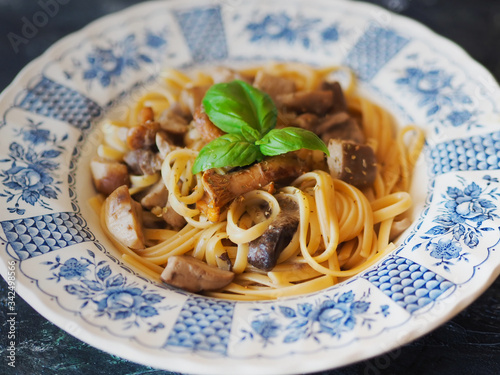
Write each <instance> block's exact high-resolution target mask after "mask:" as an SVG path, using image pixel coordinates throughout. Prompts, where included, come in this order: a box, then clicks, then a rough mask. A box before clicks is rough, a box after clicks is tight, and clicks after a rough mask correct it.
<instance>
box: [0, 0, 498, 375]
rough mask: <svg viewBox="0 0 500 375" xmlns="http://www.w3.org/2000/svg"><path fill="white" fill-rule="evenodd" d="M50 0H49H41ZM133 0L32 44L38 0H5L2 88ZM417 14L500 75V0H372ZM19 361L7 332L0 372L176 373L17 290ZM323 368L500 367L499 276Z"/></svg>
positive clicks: (0, 288) (0, 32)
mask: <svg viewBox="0 0 500 375" xmlns="http://www.w3.org/2000/svg"><path fill="white" fill-rule="evenodd" d="M41 1H42V2H43V0H41ZM137 2H138V1H132V0H105V1H98V0H85V1H76V0H75V1H70V0H65V1H60V3H66V4H65V5H61V6H60V9H58V11H57V12H56V14H54V15H53V16H51V18H50V20H49V22H48V23H47V25H46V26H44V27H43V28H40V29H39V30H38V31H37V33H36V35H33V36H32V38H30V39H29V42H28V43H26V44H21V45H19V48H18V51H15V50H14V48H13V46H12V45H11V43H10V42H9V40H8V38H7V34H8V33H9V32H16V31H19V30H20V29H21V27H22V25H23V17H29V16H30V15H32V14H34V13H35V12H37V11H38V10H40V9H39V7H40V5H39V4H38V3H39V2H36V1H28V0H0V91H1V90H3V89H4V88H5V87H6V86H7V85H8V84H9V83H10V82H11V81H12V79H13V78H14V77H15V75H16V74H17V73H18V71H19V70H20V69H21V68H23V67H24V66H25V65H26V64H27V63H28V62H29V61H31V60H33V59H34V58H35V57H37V56H39V55H40V54H41V53H43V52H44V51H45V50H46V49H47V48H48V47H49V46H50V45H52V44H53V43H55V42H56V41H57V40H58V39H60V38H61V37H63V36H65V35H67V34H68V33H71V32H73V31H76V30H79V29H80V28H82V27H83V26H85V25H87V24H88V23H89V22H91V21H93V20H95V19H97V18H99V17H101V16H103V15H106V14H109V13H112V12H114V11H118V10H120V9H123V8H125V7H127V6H129V5H132V4H134V3H137ZM369 2H371V3H374V4H378V5H381V6H383V7H385V8H387V9H390V10H392V11H394V12H397V13H400V14H403V15H406V16H408V17H410V18H413V19H415V20H417V21H419V22H421V23H423V24H424V25H426V26H428V27H430V28H431V29H432V30H434V31H436V32H437V33H439V34H441V35H443V36H445V37H447V38H449V39H451V40H453V41H454V42H456V43H457V44H458V45H460V46H461V47H463V48H464V49H465V50H466V51H467V52H468V53H469V54H470V55H471V56H472V57H473V58H474V59H476V60H477V61H479V62H480V63H481V64H482V65H484V66H485V67H486V68H487V69H488V70H490V72H492V73H493V75H494V76H495V77H496V79H497V80H500V50H499V49H498V40H499V39H500V2H499V1H495V0H491V1H488V0H475V1H470V0H454V1H452V0H448V1H444V0H371V1H369ZM6 305H7V284H6V282H5V281H4V280H3V279H1V278H0V331H1V332H6V331H5V330H6V329H7V328H8V326H7V322H6V321H7V315H6V313H7V308H6ZM16 310H17V318H18V326H17V335H18V340H19V341H18V344H17V347H16V351H17V357H16V369H15V371H13V370H12V368H10V367H8V366H7V364H6V360H5V357H6V356H7V354H6V351H7V345H6V344H7V343H6V337H4V336H5V335H4V334H3V333H2V335H1V336H2V337H0V373H1V374H23V375H24V374H26V375H37V374H65V375H66V374H75V375H76V374H78V375H93V374H136V375H139V374H172V373H169V372H165V371H160V370H155V369H152V368H149V367H146V366H141V365H138V364H135V363H132V362H129V361H126V360H123V359H121V358H118V357H116V356H112V355H109V354H107V353H105V352H102V351H100V350H98V349H95V348H93V347H91V346H89V345H87V344H85V343H83V342H81V341H79V340H77V339H76V338H74V337H72V336H71V335H69V334H68V333H66V332H65V331H62V330H61V329H59V328H58V327H56V326H55V325H53V324H52V323H50V322H49V321H47V320H46V319H45V318H43V317H41V316H40V314H38V313H37V312H36V311H35V310H33V308H31V306H30V305H29V304H27V303H26V302H25V301H23V300H22V299H21V297H19V296H18V297H17V298H16ZM318 374H322V375H327V374H328V375H334V374H338V375H340V374H342V375H351V374H374V375H376V374H409V375H411V374H439V375H447V374H454V375H457V374H492V375H493V374H500V278H499V279H497V280H496V282H494V283H493V285H492V286H491V287H490V288H488V289H487V290H486V292H485V293H484V294H483V295H482V296H481V297H480V298H478V299H477V300H476V301H475V302H474V303H472V304H471V305H470V306H469V307H468V308H467V309H465V310H464V311H462V312H461V313H460V314H458V315H457V316H456V317H455V318H453V319H452V320H451V321H449V322H448V323H446V324H444V325H442V326H441V327H439V328H437V329H436V330H434V331H433V332H431V333H429V334H427V335H425V336H424V337H422V338H420V339H418V340H416V341H414V342H412V343H410V344H408V345H406V346H404V347H402V348H399V349H397V350H394V351H392V352H389V353H386V354H383V355H381V356H379V357H375V358H373V359H370V360H368V361H363V362H360V363H357V364H354V365H351V366H347V367H344V368H340V369H337V370H333V371H326V372H321V373H318Z"/></svg>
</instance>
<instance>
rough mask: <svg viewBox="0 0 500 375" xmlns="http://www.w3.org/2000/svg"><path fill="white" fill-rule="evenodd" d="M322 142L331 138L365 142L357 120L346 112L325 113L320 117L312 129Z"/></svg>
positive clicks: (326, 141)
mask: <svg viewBox="0 0 500 375" xmlns="http://www.w3.org/2000/svg"><path fill="white" fill-rule="evenodd" d="M314 132H315V133H316V134H318V135H319V136H320V137H321V139H322V140H323V142H325V143H328V141H329V140H330V139H331V138H335V139H341V140H345V141H352V142H355V143H365V135H364V134H363V131H362V130H361V126H359V124H358V122H357V121H356V120H355V119H354V118H353V117H351V116H350V115H349V114H348V113H347V112H339V113H336V114H334V115H326V116H325V117H324V118H323V119H321V120H320V121H319V123H318V125H317V127H316V129H315V130H314Z"/></svg>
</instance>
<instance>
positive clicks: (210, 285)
mask: <svg viewBox="0 0 500 375" xmlns="http://www.w3.org/2000/svg"><path fill="white" fill-rule="evenodd" d="M233 278H234V273H233V272H230V271H225V270H221V269H219V268H217V267H213V266H210V265H208V264H207V263H205V262H203V261H201V260H199V259H196V258H194V257H192V256H189V255H174V256H171V257H170V258H168V263H167V266H166V267H165V270H164V271H163V272H162V274H161V279H162V280H163V281H164V282H165V283H167V284H169V285H172V286H175V287H177V288H181V289H184V290H186V291H188V292H193V293H197V292H201V291H205V290H206V291H210V290H217V289H221V288H223V287H225V286H226V285H228V284H229V283H230V282H231V281H233Z"/></svg>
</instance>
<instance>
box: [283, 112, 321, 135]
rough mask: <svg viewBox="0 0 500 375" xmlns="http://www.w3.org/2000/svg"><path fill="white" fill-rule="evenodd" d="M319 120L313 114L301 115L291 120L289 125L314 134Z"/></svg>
mask: <svg viewBox="0 0 500 375" xmlns="http://www.w3.org/2000/svg"><path fill="white" fill-rule="evenodd" d="M318 121H319V118H318V116H316V115H315V114H314V113H303V114H301V115H300V116H297V117H296V118H295V119H293V121H292V123H291V124H290V125H292V126H296V127H299V128H302V129H306V130H309V131H312V132H314V131H315V130H316V126H317V124H318Z"/></svg>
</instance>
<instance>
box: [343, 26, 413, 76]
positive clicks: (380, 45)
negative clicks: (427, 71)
mask: <svg viewBox="0 0 500 375" xmlns="http://www.w3.org/2000/svg"><path fill="white" fill-rule="evenodd" d="M408 42H409V39H407V38H405V37H403V36H401V35H399V34H397V33H396V32H395V31H394V30H391V29H384V28H381V27H380V26H377V25H375V24H372V25H370V27H368V29H367V30H366V32H365V33H364V34H363V35H362V36H361V37H360V38H359V40H358V41H357V42H356V44H355V45H354V47H353V48H352V49H351V51H350V52H349V54H348V55H347V58H346V61H345V64H346V65H348V66H350V67H351V68H352V69H353V70H354V71H355V72H356V73H357V75H358V77H359V78H360V79H361V80H364V81H369V80H371V79H372V78H373V77H374V76H375V75H376V74H377V73H378V72H379V70H380V69H382V67H383V66H384V65H385V64H387V63H388V62H389V61H390V60H391V59H392V58H393V57H394V56H395V55H396V54H397V53H398V52H399V51H400V50H401V49H403V47H404V46H405V45H406V44H407V43H408Z"/></svg>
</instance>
